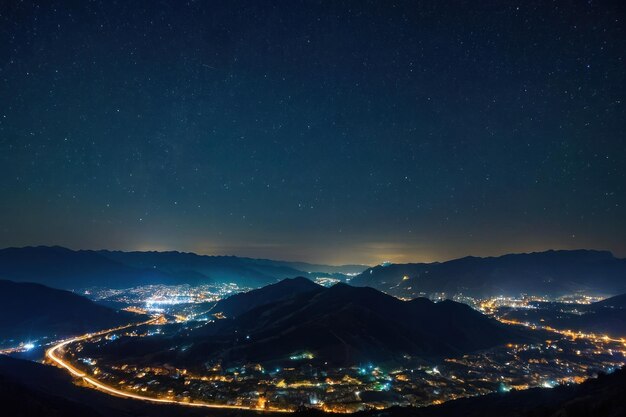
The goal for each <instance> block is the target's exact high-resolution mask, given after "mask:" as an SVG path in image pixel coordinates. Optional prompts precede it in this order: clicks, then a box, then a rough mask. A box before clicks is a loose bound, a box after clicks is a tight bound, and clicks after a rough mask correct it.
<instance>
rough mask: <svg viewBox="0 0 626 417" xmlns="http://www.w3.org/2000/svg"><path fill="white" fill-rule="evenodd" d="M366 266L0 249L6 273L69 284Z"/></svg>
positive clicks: (260, 281)
mask: <svg viewBox="0 0 626 417" xmlns="http://www.w3.org/2000/svg"><path fill="white" fill-rule="evenodd" d="M298 268H302V269H298ZM366 268H367V266H359V265H345V266H329V265H313V264H306V263H299V262H285V261H272V260H267V259H251V258H240V257H235V256H204V255H196V254H194V253H184V252H120V251H90V250H80V251H73V250H70V249H66V248H62V247H58V246H53V247H49V246H38V247H25V248H7V249H2V250H0V279H11V280H14V281H22V282H25V281H26V282H38V283H42V284H45V285H50V286H52V287H56V288H64V289H77V288H86V287H93V286H108V287H113V288H115V287H117V288H124V287H131V286H135V285H141V284H183V283H189V284H201V283H216V282H235V283H237V284H239V285H242V286H251V287H258V286H262V285H266V284H269V283H273V282H277V281H278V280H280V279H283V278H291V277H296V276H299V275H305V276H307V277H309V278H315V277H318V276H330V277H335V278H338V279H345V278H346V276H345V275H344V274H347V273H349V274H355V273H358V272H361V271H363V270H364V269H366Z"/></svg>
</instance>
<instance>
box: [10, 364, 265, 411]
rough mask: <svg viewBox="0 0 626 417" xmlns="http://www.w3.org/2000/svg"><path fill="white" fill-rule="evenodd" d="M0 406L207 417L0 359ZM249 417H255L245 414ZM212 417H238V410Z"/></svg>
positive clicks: (61, 371) (59, 372)
mask: <svg viewBox="0 0 626 417" xmlns="http://www.w3.org/2000/svg"><path fill="white" fill-rule="evenodd" d="M0 402H1V403H2V411H3V415H5V416H9V417H138V416H145V417H148V416H149V417H181V416H184V417H201V416H202V417H206V415H207V414H206V410H205V409H197V408H196V407H181V406H177V405H169V404H153V403H147V402H145V401H138V400H129V399H124V398H119V397H115V396H112V395H109V394H105V393H103V392H100V391H97V390H94V389H92V388H86V387H84V386H78V385H76V384H74V383H73V381H72V377H71V375H69V374H68V373H67V372H66V371H65V370H64V369H59V368H56V367H53V366H47V365H42V364H40V363H37V362H31V361H26V360H20V359H16V358H12V357H8V356H4V355H0ZM247 414H248V416H249V417H253V416H258V414H256V413H252V412H250V413H247ZM211 415H212V416H222V417H228V416H232V417H235V416H237V417H241V416H242V415H243V413H242V412H240V411H239V410H235V411H233V410H218V409H215V410H212V411H211Z"/></svg>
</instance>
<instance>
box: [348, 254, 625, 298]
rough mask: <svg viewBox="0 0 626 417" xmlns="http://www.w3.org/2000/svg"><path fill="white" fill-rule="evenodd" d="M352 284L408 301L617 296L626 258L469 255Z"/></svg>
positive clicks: (387, 270)
mask: <svg viewBox="0 0 626 417" xmlns="http://www.w3.org/2000/svg"><path fill="white" fill-rule="evenodd" d="M350 283H351V284H352V285H359V286H370V287H374V288H377V289H380V290H382V291H386V292H389V293H391V294H394V295H398V296H404V297H415V296H419V295H420V293H426V294H430V293H435V292H445V293H447V295H448V296H452V295H454V294H459V293H463V294H465V295H471V296H475V297H484V296H494V295H507V294H509V295H519V294H521V293H524V294H537V295H553V296H558V295H563V294H572V293H574V292H576V291H589V292H592V293H597V294H607V295H613V294H621V293H624V292H626V259H619V258H615V257H614V256H613V255H612V254H611V253H610V252H603V251H591V250H574V251H547V252H535V253H525V254H511V255H504V256H500V257H492V258H476V257H471V256H469V257H466V258H461V259H455V260H452V261H448V262H440V263H417V264H392V265H386V266H383V265H379V266H376V267H374V268H370V269H368V270H366V271H364V272H363V273H362V274H360V275H358V276H356V277H355V278H354V279H352V280H351V281H350Z"/></svg>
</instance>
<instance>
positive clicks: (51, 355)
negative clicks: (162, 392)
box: [46, 318, 292, 413]
mask: <svg viewBox="0 0 626 417" xmlns="http://www.w3.org/2000/svg"><path fill="white" fill-rule="evenodd" d="M156 320H158V318H153V319H150V320H148V321H145V322H143V323H136V324H129V325H126V326H120V327H116V328H113V329H107V330H102V331H99V332H97V333H87V334H85V335H82V336H77V337H74V338H71V339H67V340H64V341H62V342H60V343H58V344H56V345H54V346H52V347H51V348H50V349H48V350H47V351H46V357H47V358H48V359H49V360H50V361H52V362H53V363H54V364H56V365H58V366H60V367H61V368H64V369H66V370H67V371H68V372H69V373H70V374H72V375H73V376H74V377H76V378H80V379H82V380H83V381H85V382H86V383H87V384H89V385H91V386H93V387H94V388H95V389H98V390H99V391H102V392H105V393H107V394H110V395H115V396H117V397H123V398H132V399H134V400H140V401H147V402H151V403H158V404H178V405H184V406H188V407H205V408H223V409H236V410H249V411H267V412H279V413H280V412H284V413H288V412H292V410H287V409H277V408H272V409H265V408H256V407H249V406H244V405H228V404H211V403H205V402H199V401H193V402H192V401H180V400H172V399H167V398H153V397H148V396H145V395H138V394H134V393H130V392H126V391H123V390H120V389H117V388H114V387H112V386H110V385H107V384H105V383H103V382H100V381H98V380H97V379H95V378H94V377H93V376H91V375H88V374H87V373H85V372H83V371H81V370H80V369H78V368H76V367H74V366H72V364H70V363H69V362H67V361H65V360H64V359H63V357H62V356H61V355H60V354H59V350H60V349H62V348H64V347H65V346H67V345H69V344H71V343H74V342H78V341H81V340H87V339H91V338H93V337H98V336H104V335H105V334H108V333H112V332H116V331H119V330H124V329H127V328H129V327H135V326H142V325H145V324H151V323H153V322H155V321H156Z"/></svg>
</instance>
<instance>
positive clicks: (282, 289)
mask: <svg viewBox="0 0 626 417" xmlns="http://www.w3.org/2000/svg"><path fill="white" fill-rule="evenodd" d="M323 289H324V287H322V286H320V285H317V284H315V283H314V282H312V281H311V280H310V279H308V278H304V277H296V278H287V279H284V280H282V281H280V282H278V283H276V284H271V285H267V286H265V287H263V288H259V289H256V290H252V291H248V292H244V293H239V294H235V295H232V296H230V297H228V298H225V299H223V300H221V301H219V302H218V303H217V304H216V305H215V307H214V308H213V310H212V311H213V312H216V313H218V312H220V313H223V314H224V315H225V316H227V317H231V318H232V317H237V316H239V315H241V314H243V313H245V312H247V311H250V310H252V309H254V308H256V307H259V306H262V305H266V304H271V303H275V302H277V301H281V300H284V299H287V298H292V297H296V296H298V295H300V294H305V293H308V292H320V291H322V290H323Z"/></svg>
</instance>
